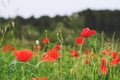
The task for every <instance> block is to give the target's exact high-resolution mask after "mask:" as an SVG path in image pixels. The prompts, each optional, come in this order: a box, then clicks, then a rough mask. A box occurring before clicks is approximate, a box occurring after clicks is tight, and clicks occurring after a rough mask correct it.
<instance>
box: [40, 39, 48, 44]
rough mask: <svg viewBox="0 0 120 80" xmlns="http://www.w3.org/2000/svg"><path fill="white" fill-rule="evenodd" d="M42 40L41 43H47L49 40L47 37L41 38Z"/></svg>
mask: <svg viewBox="0 0 120 80" xmlns="http://www.w3.org/2000/svg"><path fill="white" fill-rule="evenodd" d="M42 42H43V44H47V43H49V42H50V40H49V38H44V39H43V40H42Z"/></svg>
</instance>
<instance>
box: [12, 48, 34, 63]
mask: <svg viewBox="0 0 120 80" xmlns="http://www.w3.org/2000/svg"><path fill="white" fill-rule="evenodd" d="M33 54H34V52H33V51H31V50H18V51H15V52H14V55H15V57H16V58H17V59H18V60H19V61H21V62H27V61H29V60H30V59H31V58H32V56H33Z"/></svg>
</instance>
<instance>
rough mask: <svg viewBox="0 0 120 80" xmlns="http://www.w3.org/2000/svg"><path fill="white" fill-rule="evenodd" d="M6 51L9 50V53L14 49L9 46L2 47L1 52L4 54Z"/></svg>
mask: <svg viewBox="0 0 120 80" xmlns="http://www.w3.org/2000/svg"><path fill="white" fill-rule="evenodd" d="M8 50H11V51H14V50H15V47H13V46H11V45H5V46H4V47H3V52H6V51H8Z"/></svg>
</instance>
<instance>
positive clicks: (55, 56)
mask: <svg viewBox="0 0 120 80" xmlns="http://www.w3.org/2000/svg"><path fill="white" fill-rule="evenodd" d="M48 55H49V56H50V57H52V58H54V59H56V58H59V57H60V54H59V53H58V52H57V51H56V50H55V49H50V50H49V51H48Z"/></svg>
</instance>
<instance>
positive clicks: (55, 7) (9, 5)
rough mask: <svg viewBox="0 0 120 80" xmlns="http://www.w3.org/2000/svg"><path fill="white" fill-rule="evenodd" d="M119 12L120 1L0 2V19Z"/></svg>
mask: <svg viewBox="0 0 120 80" xmlns="http://www.w3.org/2000/svg"><path fill="white" fill-rule="evenodd" d="M88 8H89V9H94V10H105V9H109V10H120V0H0V17H4V18H9V17H12V18H14V17H16V16H17V15H19V16H22V17H24V18H28V17H30V16H34V17H35V18H39V17H41V16H43V15H48V16H50V17H54V16H56V15H61V16H63V15H71V14H73V13H75V12H80V11H83V10H85V9H88Z"/></svg>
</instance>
